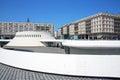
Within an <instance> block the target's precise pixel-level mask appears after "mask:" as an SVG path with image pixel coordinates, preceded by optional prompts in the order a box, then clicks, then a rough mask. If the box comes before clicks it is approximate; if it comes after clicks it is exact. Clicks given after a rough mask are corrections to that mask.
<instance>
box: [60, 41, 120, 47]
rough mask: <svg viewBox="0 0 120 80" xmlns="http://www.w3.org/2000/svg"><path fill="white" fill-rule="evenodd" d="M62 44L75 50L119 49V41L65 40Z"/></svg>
mask: <svg viewBox="0 0 120 80" xmlns="http://www.w3.org/2000/svg"><path fill="white" fill-rule="evenodd" d="M62 44H63V46H69V47H77V48H120V41H119V40H65V41H63V42H62Z"/></svg>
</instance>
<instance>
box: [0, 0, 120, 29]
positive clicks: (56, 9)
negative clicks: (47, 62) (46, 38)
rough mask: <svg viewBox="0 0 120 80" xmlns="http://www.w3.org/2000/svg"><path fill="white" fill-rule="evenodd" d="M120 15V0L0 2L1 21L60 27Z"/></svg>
mask: <svg viewBox="0 0 120 80" xmlns="http://www.w3.org/2000/svg"><path fill="white" fill-rule="evenodd" d="M98 12H110V13H115V14H117V13H120V0H0V21H15V22H19V21H20V22H25V21H26V19H27V18H30V21H31V22H43V23H53V24H54V25H55V30H57V29H58V27H60V26H62V25H64V24H67V23H69V22H72V21H75V20H78V19H80V18H83V17H86V16H89V15H92V14H95V13H98Z"/></svg>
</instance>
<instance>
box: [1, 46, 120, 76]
mask: <svg viewBox="0 0 120 80" xmlns="http://www.w3.org/2000/svg"><path fill="white" fill-rule="evenodd" d="M0 51H1V53H0V63H4V64H7V65H10V66H14V67H18V68H22V69H27V70H33V71H38V72H39V71H40V72H46V73H54V74H63V75H72V76H95V77H116V78H120V68H119V67H120V55H73V54H72V55H68V54H49V53H35V52H34V53H32V52H23V51H22V52H21V51H13V50H5V49H1V48H0Z"/></svg>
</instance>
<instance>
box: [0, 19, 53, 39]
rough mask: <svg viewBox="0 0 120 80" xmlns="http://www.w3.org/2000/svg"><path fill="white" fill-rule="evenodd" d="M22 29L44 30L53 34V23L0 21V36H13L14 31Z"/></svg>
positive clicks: (5, 37)
mask: <svg viewBox="0 0 120 80" xmlns="http://www.w3.org/2000/svg"><path fill="white" fill-rule="evenodd" d="M22 31H46V32H50V33H52V34H53V35H54V25H53V24H49V23H33V22H29V21H28V20H27V22H0V38H1V39H10V38H13V37H14V35H15V33H16V32H22Z"/></svg>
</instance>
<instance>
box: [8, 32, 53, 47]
mask: <svg viewBox="0 0 120 80" xmlns="http://www.w3.org/2000/svg"><path fill="white" fill-rule="evenodd" d="M41 40H55V38H54V37H53V36H52V34H50V33H49V32H38V31H24V32H17V33H16V35H15V37H14V39H13V40H11V41H10V42H9V43H8V44H7V45H6V46H45V45H44V44H43V43H41V42H40V41H41Z"/></svg>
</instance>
